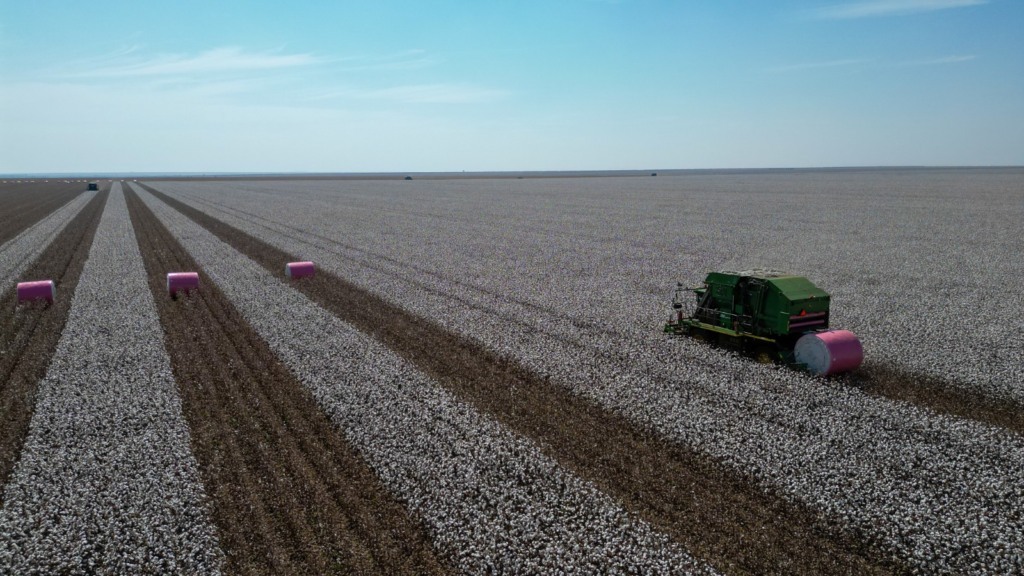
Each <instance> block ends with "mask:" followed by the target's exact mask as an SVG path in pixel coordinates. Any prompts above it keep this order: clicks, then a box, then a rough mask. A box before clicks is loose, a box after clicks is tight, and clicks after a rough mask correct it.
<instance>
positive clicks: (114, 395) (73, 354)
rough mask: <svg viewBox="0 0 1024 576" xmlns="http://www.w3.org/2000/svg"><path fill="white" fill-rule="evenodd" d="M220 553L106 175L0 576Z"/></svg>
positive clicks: (214, 559) (123, 567) (0, 552)
mask: <svg viewBox="0 0 1024 576" xmlns="http://www.w3.org/2000/svg"><path fill="white" fill-rule="evenodd" d="M69 296H70V295H69ZM221 562H222V558H221V554H220V552H219V550H218V548H217V543H216V538H215V536H214V532H213V528H212V527H211V526H210V524H209V522H208V519H207V514H206V502H205V496H204V494H203V487H202V484H201V482H200V479H199V474H198V471H197V470H196V464H195V460H194V459H193V457H192V455H191V453H190V452H189V444H188V430H187V428H186V425H185V421H184V419H183V418H182V416H181V405H180V401H179V399H178V397H177V393H176V391H175V387H174V380H173V377H172V375H171V367H170V363H169V361H168V358H167V353H166V352H165V351H164V348H163V339H162V337H161V333H160V323H159V319H158V318H157V314H156V310H155V309H154V306H153V300H152V297H151V295H150V293H149V290H148V287H147V283H146V275H145V270H144V269H143V267H142V258H141V256H140V254H139V250H138V246H137V245H136V243H135V235H134V233H133V231H132V227H131V222H130V221H129V219H128V212H127V209H126V206H125V200H124V195H123V194H122V193H121V190H120V186H118V185H116V184H115V185H114V187H113V190H112V191H111V194H110V197H109V199H108V201H107V204H106V209H105V210H104V212H103V216H102V218H101V219H100V222H99V227H98V228H97V230H96V233H95V237H94V239H93V243H92V247H91V248H90V251H89V258H88V260H87V261H86V262H85V266H84V269H83V271H82V275H81V278H80V279H79V282H78V287H77V289H76V290H75V294H74V298H73V300H72V303H71V311H70V313H69V315H68V319H67V323H66V324H65V327H64V332H63V334H62V335H61V339H60V342H59V343H58V344H57V350H56V352H55V353H54V355H53V360H52V362H51V364H50V367H49V369H48V370H47V373H46V378H45V379H44V380H43V381H42V382H41V383H40V385H39V392H38V398H37V402H36V408H35V414H34V415H33V416H32V421H31V424H30V428H29V433H28V438H27V439H26V441H25V445H24V448H23V449H22V452H21V459H20V460H19V461H18V463H17V465H16V466H15V468H14V471H13V472H12V473H11V476H10V479H9V481H8V483H7V486H6V488H5V493H4V505H3V508H2V509H0V573H5V574H42V573H118V574H128V573H133V574H139V573H162V574H170V573H179V574H181V573H202V574H215V573H218V572H219V567H220V565H221Z"/></svg>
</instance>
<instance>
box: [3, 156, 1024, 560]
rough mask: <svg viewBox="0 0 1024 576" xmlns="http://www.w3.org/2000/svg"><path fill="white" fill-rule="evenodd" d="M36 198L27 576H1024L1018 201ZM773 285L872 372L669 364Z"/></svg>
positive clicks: (911, 193) (22, 420)
mask: <svg viewBox="0 0 1024 576" xmlns="http://www.w3.org/2000/svg"><path fill="white" fill-rule="evenodd" d="M43 185H44V184H39V186H43ZM45 185H47V186H54V187H55V186H58V185H64V184H58V183H56V182H54V183H45ZM5 186H6V185H5ZM5 190H6V189H2V188H0V216H3V215H8V214H10V213H13V212H14V211H16V210H17V209H19V208H18V207H20V206H22V204H21V203H22V202H24V199H23V198H21V197H19V198H18V200H17V203H14V202H13V201H12V202H8V203H6V204H5V203H4V191H5ZM47 190H49V189H47ZM47 194H51V193H49V192H48V193H47ZM58 194H63V195H61V196H58ZM40 198H45V199H46V202H48V203H47V204H46V206H47V208H46V209H39V210H36V211H35V212H33V213H32V214H33V215H32V216H25V217H24V218H23V219H22V220H23V222H22V224H20V228H21V229H20V231H18V232H17V233H16V234H15V235H13V236H11V237H10V238H8V239H7V240H5V241H4V243H3V244H2V245H0V280H3V282H4V292H3V294H4V295H3V306H4V310H3V311H2V314H3V315H2V316H0V330H2V333H0V346H2V347H3V348H2V349H0V352H2V354H0V378H3V381H4V389H3V391H2V395H3V396H2V400H3V402H2V406H3V408H2V409H3V410H4V414H2V415H0V416H4V417H5V418H4V419H5V420H6V421H9V422H11V424H7V425H5V426H6V427H5V428H4V435H5V440H4V444H3V446H4V449H3V461H2V462H0V465H2V466H0V472H2V473H3V476H2V477H0V480H2V481H3V483H4V488H3V499H2V501H0V504H2V505H0V567H2V568H0V572H4V573H52V572H69V573H138V572H190V573H265V574H271V573H310V572H312V573H323V572H338V573H352V572H358V573H381V574H388V573H468V574H480V573H523V574H535V573H553V574H554V573H567V574H595V573H601V574H605V573H643V574H653V573H664V574H679V573H693V574H713V573H720V574H762V573H779V574H792V573H807V574H820V573H908V572H917V573H972V574H1009V573H1017V572H1021V571H1024V436H1022V435H1024V416H1022V414H1024V323H1022V320H1021V318H1024V287H1022V286H1021V285H1020V282H1019V279H1020V278H1022V277H1024V259H1022V258H1020V254H1021V253H1024V237H1022V235H1021V234H1020V231H1021V227H1020V222H1022V221H1024V171H1022V170H1019V169H985V170H976V169H971V170H851V171H842V170H828V171H781V172H771V171H769V172H733V173H706V172H702V173H687V172H679V173H671V174H664V173H663V174H661V175H660V176H658V177H656V178H653V177H639V176H630V177H626V176H622V177H597V176H592V177H586V176H579V175H576V177H571V178H535V177H529V178H521V179H519V178H479V179H478V178H468V177H451V178H437V179H417V180H413V181H406V180H403V179H401V178H398V177H396V178H395V179H374V180H359V179H356V178H348V179H337V180H331V179H293V180H289V179H280V178H276V179H253V180H243V179H222V180H198V179H178V180H153V181H145V180H144V181H142V182H139V183H135V182H131V183H129V182H125V183H123V184H122V183H121V182H116V181H115V182H112V183H105V184H103V185H101V186H100V190H99V191H97V192H90V191H81V192H80V193H76V194H74V195H68V194H67V193H66V191H63V190H57V189H56V188H54V189H53V192H52V195H50V196H47V195H45V194H40ZM41 202H42V200H41ZM15 220H16V219H13V220H11V221H12V222H13V221H15ZM61 254H67V255H68V256H67V258H68V259H69V260H68V261H69V262H72V264H67V265H63V264H61V265H57V264H49V265H47V264H46V263H47V262H51V261H53V262H56V260H55V259H57V258H58V256H59V255H61ZM298 260H302V261H306V260H308V261H312V262H314V263H315V267H316V274H315V276H313V277H310V278H302V279H291V278H289V276H288V275H286V274H285V265H286V263H288V262H293V261H298ZM75 263H77V264H75ZM47 266H49V267H47ZM749 268H773V269H781V270H786V271H789V272H791V273H794V274H799V275H803V276H807V277H808V278H809V279H811V280H812V281H813V282H814V283H815V284H817V285H818V286H820V287H822V288H823V289H825V290H826V291H828V292H829V293H830V294H831V296H832V313H831V315H832V317H831V324H832V326H833V327H841V328H846V329H849V330H852V331H853V332H855V333H856V334H857V335H858V336H859V337H860V339H861V341H862V342H863V345H864V351H865V361H864V364H863V365H862V366H861V367H860V368H859V369H858V370H856V371H855V372H853V373H851V374H846V375H842V376H838V377H828V378H822V377H816V376H812V375H810V374H807V373H803V372H800V371H797V370H794V369H792V368H789V367H786V366H782V365H777V364H760V363H757V362H755V361H753V360H752V359H750V358H747V357H744V356H741V355H737V354H735V353H733V352H730V351H728V350H724V349H721V348H719V347H716V346H712V345H710V344H707V343H704V342H700V341H697V340H694V339H689V338H683V337H672V336H668V335H666V334H664V333H663V332H662V326H663V324H664V322H665V320H666V319H667V318H668V316H669V313H670V312H671V308H670V301H671V296H672V290H673V289H674V288H675V286H676V283H677V282H682V283H683V284H684V285H698V284H700V283H701V281H702V280H703V279H704V277H705V275H706V274H707V273H708V272H711V271H717V270H727V269H733V270H735V269H749ZM186 271H194V272H197V273H198V274H199V278H200V284H199V289H198V290H196V291H193V293H190V294H187V295H186V294H179V295H176V296H174V297H171V296H169V295H168V294H167V290H166V284H165V281H166V275H167V274H168V273H173V272H186ZM32 274H45V275H49V276H54V277H53V278H52V279H53V280H54V281H55V283H56V286H57V294H58V298H57V300H56V301H55V303H54V304H53V305H42V304H38V303H34V304H19V303H18V302H17V301H16V298H15V296H14V292H13V288H14V286H15V284H16V283H17V282H23V281H27V280H40V279H46V278H42V277H35V276H31V275H32ZM34 326H40V327H42V326H47V327H51V328H50V329H47V330H43V329H41V328H40V329H34V328H32V327H34Z"/></svg>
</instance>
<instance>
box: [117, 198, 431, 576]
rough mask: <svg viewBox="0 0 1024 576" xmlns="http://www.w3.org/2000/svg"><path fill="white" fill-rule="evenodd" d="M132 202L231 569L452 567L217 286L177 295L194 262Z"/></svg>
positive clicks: (413, 570) (422, 570)
mask: <svg viewBox="0 0 1024 576" xmlns="http://www.w3.org/2000/svg"><path fill="white" fill-rule="evenodd" d="M127 198H128V206H129V213H130V215H131V219H132V223H133V225H134V227H135V233H136V237H137V238H138V241H139V246H140V249H141V251H142V255H143V259H144V261H145V267H146V271H147V274H148V276H149V281H150V288H151V289H152V293H153V297H154V299H155V300H156V304H157V309H158V312H159V315H160V320H161V323H162V325H163V327H164V331H165V340H166V347H167V351H168V354H169V355H170V358H171V363H172V368H173V371H174V376H175V380H176V381H177V383H178V387H179V391H180V394H181V398H182V406H183V410H184V413H185V417H186V419H187V420H188V423H189V429H190V431H191V435H192V438H191V443H192V449H193V452H194V453H195V455H196V459H197V461H198V463H199V467H200V472H201V474H202V477H203V482H204V485H205V486H206V489H207V494H208V495H209V497H210V499H211V502H212V509H213V510H212V511H213V520H214V523H215V525H216V526H217V529H218V536H219V538H220V542H221V546H222V548H223V550H224V552H225V555H226V558H227V571H228V573H234V574H240V573H245V574H326V573H346V574H348V573H351V574H440V573H446V572H448V569H447V567H446V566H444V565H443V564H442V562H440V561H439V560H438V558H437V557H435V555H434V551H433V548H432V546H431V543H430V540H429V538H428V536H427V535H426V533H425V531H424V529H423V528H422V526H421V525H420V524H419V523H418V522H416V521H415V520H414V519H413V518H412V517H411V516H410V515H409V512H408V511H407V510H406V509H405V508H404V507H403V506H402V505H401V504H400V503H399V502H397V501H396V500H395V499H394V498H393V497H391V496H390V495H389V493H388V492H387V491H386V489H385V488H384V487H383V485H382V484H381V483H380V481H379V480H378V479H377V477H376V476H375V474H374V473H373V471H372V470H371V469H370V468H369V466H367V464H366V463H365V462H364V461H363V460H362V459H361V457H360V456H359V454H358V453H357V452H356V451H355V450H354V449H353V447H352V446H351V445H350V444H349V443H348V442H347V441H346V440H345V439H344V438H343V437H342V435H341V434H340V433H339V431H338V430H337V429H336V428H335V427H334V426H333V425H332V424H331V422H330V420H329V419H328V418H327V416H326V415H325V414H324V413H323V411H322V410H320V408H319V406H318V405H317V403H316V401H315V400H314V399H313V397H312V396H311V395H310V394H309V392H308V391H307V390H306V389H305V388H303V386H302V385H301V383H300V382H298V380H297V379H296V378H295V377H294V376H293V375H292V374H291V373H290V372H289V371H288V369H287V368H286V367H285V366H284V365H283V364H282V363H281V362H280V361H279V360H278V359H277V357H276V356H275V355H274V354H273V352H272V351H271V350H270V348H269V346H268V344H267V343H266V342H265V341H263V340H262V339H261V338H260V337H259V335H258V334H257V333H256V332H255V331H254V330H253V329H252V327H251V326H250V325H249V324H248V323H247V322H246V321H245V320H244V318H242V316H241V315H240V313H239V312H238V311H237V309H236V308H235V307H234V306H232V304H231V303H230V302H229V301H228V300H227V298H226V297H225V296H224V294H223V293H222V292H221V291H220V290H219V289H218V287H217V286H216V285H215V284H213V283H212V282H211V281H209V280H208V279H206V278H204V279H203V281H202V288H201V290H200V291H199V292H198V293H194V294H192V295H190V296H185V297H179V298H174V299H172V298H169V297H168V296H167V293H166V291H165V289H166V285H165V278H166V273H167V272H171V271H179V270H196V269H197V266H196V263H195V261H194V260H193V259H192V258H191V257H190V256H189V255H188V253H187V252H186V251H185V250H184V249H183V248H182V246H181V245H180V244H179V243H178V242H177V240H175V239H174V237H173V236H172V235H171V233H170V232H169V231H168V230H167V229H166V228H165V227H164V226H163V225H162V224H161V223H160V222H159V221H158V220H157V219H156V217H155V216H154V215H153V213H152V212H151V211H150V210H149V209H148V208H147V207H146V206H145V205H144V204H143V203H142V202H141V200H139V198H138V196H136V195H135V194H134V193H133V192H128V193H127ZM200 274H201V275H202V272H201V271H200Z"/></svg>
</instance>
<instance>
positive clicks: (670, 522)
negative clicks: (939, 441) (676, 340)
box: [147, 187, 908, 574]
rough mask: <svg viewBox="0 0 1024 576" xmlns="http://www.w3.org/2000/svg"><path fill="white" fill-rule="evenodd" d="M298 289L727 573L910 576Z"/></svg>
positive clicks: (779, 509)
mask: <svg viewBox="0 0 1024 576" xmlns="http://www.w3.org/2000/svg"><path fill="white" fill-rule="evenodd" d="M147 190H149V191H151V192H152V193H153V194H154V195H156V196H157V197H158V198H160V199H161V200H163V201H164V202H166V203H167V204H168V205H170V206H172V207H174V208H175V209H177V210H178V211H180V212H181V213H183V214H184V215H186V216H187V217H189V218H191V219H192V220H193V221H195V222H196V223H198V224H199V225H201V226H203V227H204V228H206V229H207V230H209V231H210V232H212V233H213V234H214V235H216V236H217V237H219V238H220V239H221V240H223V241H224V242H226V243H228V244H230V245H231V246H233V247H234V248H236V249H237V250H239V251H240V252H242V253H243V254H245V255H246V256H248V257H249V258H251V259H253V260H254V261H256V262H258V263H260V264H261V265H263V266H264V267H265V268H266V269H267V270H269V271H270V272H271V273H273V274H277V275H280V274H281V273H282V270H283V268H284V264H285V262H288V261H293V260H297V259H299V258H297V257H295V256H293V255H291V254H288V253H286V252H284V251H282V250H280V249H278V248H276V247H274V246H271V245H269V244H267V243H265V242H263V241H261V240H259V239H257V238H255V237H252V236H250V235H248V234H246V233H245V232H243V231H241V230H238V229H237V228H234V227H232V226H229V225H227V224H225V223H224V222H222V221H219V220H217V219H216V218H214V217H212V216H210V215H208V214H205V213H203V212H201V211H200V210H198V209H196V208H193V207H191V206H188V205H187V204H184V203H183V202H181V201H179V200H176V199H174V198H171V197H169V196H167V195H166V194H163V193H161V192H158V191H155V190H153V189H152V188H149V187H147ZM295 286H296V287H297V288H298V289H300V290H302V291H303V292H304V293H305V294H307V296H309V297H310V298H311V299H312V300H313V301H315V302H317V303H319V304H320V305H321V306H323V307H324V308H326V309H327V310H329V311H331V312H332V313H333V314H335V315H337V316H338V317H339V318H340V319H342V320H344V321H346V322H348V323H350V324H352V325H354V326H356V327H357V328H358V329H359V330H361V331H363V332H365V333H367V334H370V335H372V336H373V337H374V338H377V339H379V340H380V341H381V342H383V343H384V344H386V345H387V346H388V347H390V348H391V349H392V350H394V351H395V352H396V353H398V354H399V355H401V356H402V357H404V358H406V359H407V360H409V361H410V362H412V363H414V364H415V365H416V366H417V367H419V368H420V369H421V370H422V371H423V372H425V373H426V374H427V375H429V376H431V377H432V378H434V379H436V380H437V381H438V382H440V383H441V384H442V385H444V386H445V387H447V388H448V389H450V390H451V391H452V392H454V393H455V394H456V395H457V396H458V397H459V398H461V399H463V400H465V401H466V402H468V403H470V404H471V405H473V406H474V407H475V408H476V409H478V410H480V411H481V412H483V413H486V414H490V415H492V416H493V417H495V418H496V419H497V420H498V421H500V422H501V423H503V424H504V425H506V426H508V427H509V428H510V429H512V430H514V431H516V432H517V433H519V434H522V435H524V436H527V437H529V438H531V439H533V440H534V441H535V442H536V443H537V444H538V445H539V446H541V447H542V449H543V450H544V452H545V453H546V454H547V455H548V456H550V457H552V458H554V459H555V460H556V461H557V462H559V463H560V464H561V465H562V466H564V467H565V468H566V469H567V470H569V471H570V472H572V473H574V474H577V475H578V476H580V477H582V478H584V479H586V480H588V481H590V482H593V483H594V484H595V485H596V486H597V487H598V488H599V489H601V490H602V491H604V492H605V493H607V494H608V495H610V496H611V497H613V498H614V499H616V500H618V501H619V502H620V503H621V504H622V505H623V506H624V507H625V508H626V509H627V510H630V511H633V512H636V513H638V514H639V515H640V516H641V517H642V518H644V519H645V520H647V521H648V522H650V523H651V524H652V525H653V526H654V527H655V528H657V529H659V530H661V531H663V532H664V533H666V534H668V535H669V536H671V537H672V538H674V539H675V540H676V541H678V542H679V543H681V544H682V545H683V546H684V547H685V548H686V549H687V550H688V551H690V553H691V554H693V555H694V556H695V557H697V558H700V559H703V560H705V561H707V562H708V563H710V564H711V565H712V566H714V567H715V568H716V569H717V570H719V571H721V572H723V573H729V574H884V573H903V572H907V571H908V569H907V567H906V566H904V565H903V564H902V563H900V562H899V561H897V560H894V559H892V558H890V557H889V556H887V555H886V554H885V553H884V552H881V551H880V550H879V549H878V548H877V547H876V546H874V545H873V544H871V543H870V542H869V541H868V540H867V539H866V538H865V537H864V536H862V535H861V534H858V533H854V532H849V531H847V532H843V531H840V530H839V529H838V528H835V527H831V526H827V525H825V523H824V521H823V520H821V519H820V518H818V517H817V515H816V514H815V512H813V511H811V510H809V509H806V508H803V507H801V506H799V505H798V504H795V503H792V502H789V501H787V500H785V499H783V498H781V497H778V496H775V495H772V494H766V493H765V492H764V491H762V490H761V489H760V488H759V487H758V484H757V482H756V480H755V479H753V478H747V477H745V476H742V475H739V474H737V473H735V472H733V471H731V470H730V469H729V468H727V467H726V466H725V465H724V464H722V463H720V462H718V461H716V460H714V459H712V458H710V457H708V456H706V455H703V454H700V453H698V452H697V451H695V450H692V449H689V448H687V447H684V446H679V445H675V444H673V443H669V442H666V441H664V440H662V439H660V438H657V437H655V436H654V435H653V434H651V433H649V432H647V431H644V430H641V429H638V428H637V427H635V426H634V425H633V424H631V423H630V422H629V421H627V420H626V419H625V418H623V417H622V416H619V415H617V414H614V413H612V412H609V411H607V410H604V409H602V408H600V407H598V406H597V405H595V404H593V403H591V402H589V401H587V400H585V399H582V398H579V397H576V396H574V395H572V394H571V393H570V392H569V391H567V390H565V389H564V388H562V387H560V386H557V385H555V384H552V383H550V382H548V381H546V380H544V379H543V378H541V377H538V376H537V375H535V374H533V373H531V372H530V371H529V370H527V369H525V368H524V367H522V366H521V365H519V364H518V363H516V362H514V361H512V360H509V359H506V358H501V357H498V356H497V355H495V354H494V353H492V352H490V351H488V350H486V349H485V348H483V347H482V346H481V345H479V344H476V343H475V342H473V341H471V340H470V339H468V338H466V337H463V336H460V335H458V334H455V333H453V332H449V331H446V330H445V329H443V328H441V327H440V326H438V325H437V324H435V323H433V322H431V321H429V320H427V319H424V318H420V317H416V316H414V315H412V314H410V313H409V312H406V311H404V310H402V309H401V308H399V307H398V306H396V305H394V304H391V303H389V302H387V301H385V300H383V299H381V298H380V297H378V296H376V295H374V294H372V293H370V292H369V291H367V290H364V289H362V288H359V287H358V286H355V285H353V284H351V283H349V282H346V281H345V280H343V279H340V278H337V277H335V276H333V275H330V274H327V273H322V272H321V273H318V274H317V276H316V277H314V278H312V279H307V280H303V281H301V282H298V283H295Z"/></svg>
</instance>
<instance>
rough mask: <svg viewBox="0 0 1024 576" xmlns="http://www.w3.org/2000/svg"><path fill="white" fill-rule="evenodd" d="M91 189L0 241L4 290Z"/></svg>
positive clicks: (77, 209)
mask: <svg viewBox="0 0 1024 576" xmlns="http://www.w3.org/2000/svg"><path fill="white" fill-rule="evenodd" d="M95 196H96V193H95V192H89V193H85V194H81V195H80V196H78V197H77V198H75V199H74V200H72V201H71V202H69V203H67V204H65V205H64V206H62V207H61V208H59V209H58V210H56V211H54V212H53V213H52V214H50V215H49V216H47V217H46V218H43V219H42V220H40V221H39V222H36V223H35V224H34V225H32V226H30V227H28V228H26V229H25V230H23V231H22V232H21V233H20V234H18V235H17V236H15V237H14V238H12V239H10V240H8V241H7V242H6V243H5V244H3V245H0V283H2V285H3V290H6V289H7V288H8V287H9V286H10V285H11V283H12V282H16V281H17V280H18V279H20V276H21V274H22V272H24V271H25V269H27V268H28V266H29V265H30V264H31V263H32V262H33V261H35V260H36V259H37V258H38V257H39V255H40V254H41V253H42V252H43V250H45V249H46V247H47V246H49V245H50V244H51V243H52V242H53V239H54V238H56V237H57V235H58V234H60V232H61V230H63V229H64V227H65V226H67V225H68V222H71V219H72V218H74V217H75V215H76V214H78V213H79V212H80V211H81V210H82V208H83V207H84V206H85V205H86V204H87V203H88V202H89V201H90V200H92V199H93V198H94V197H95Z"/></svg>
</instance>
